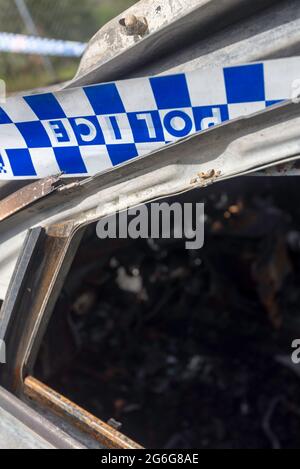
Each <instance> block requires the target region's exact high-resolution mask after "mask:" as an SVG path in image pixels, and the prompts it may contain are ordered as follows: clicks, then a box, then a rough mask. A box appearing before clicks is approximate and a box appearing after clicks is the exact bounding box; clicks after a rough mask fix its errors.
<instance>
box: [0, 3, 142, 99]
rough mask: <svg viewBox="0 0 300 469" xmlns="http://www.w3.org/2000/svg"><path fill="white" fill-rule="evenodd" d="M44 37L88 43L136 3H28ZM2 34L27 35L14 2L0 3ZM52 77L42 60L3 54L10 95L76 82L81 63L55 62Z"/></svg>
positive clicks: (1, 68)
mask: <svg viewBox="0 0 300 469" xmlns="http://www.w3.org/2000/svg"><path fill="white" fill-rule="evenodd" d="M25 1H26V5H27V7H28V9H29V11H30V13H31V16H32V18H33V20H34V23H35V25H36V27H37V29H38V32H39V34H40V35H41V36H44V37H49V38H57V39H66V40H73V41H81V42H88V41H89V39H90V38H91V37H92V36H93V35H94V34H95V33H96V32H97V31H98V30H99V29H100V28H101V26H103V25H104V24H105V23H107V22H108V21H109V20H110V19H112V18H113V17H115V16H116V15H118V14H119V13H120V12H122V11H124V10H125V9H126V8H129V7H130V6H131V5H133V4H134V3H136V0H85V1H80V0H25ZM0 31H1V32H2V31H3V32H12V33H23V34H27V33H28V31H27V30H26V26H25V25H24V23H23V21H22V18H21V17H20V14H19V12H18V9H17V7H16V5H15V1H14V0H0ZM51 64H52V67H53V69H54V74H49V73H48V71H47V69H46V68H45V65H44V60H43V58H42V57H41V56H31V55H30V56H29V55H22V54H11V53H0V77H1V78H2V79H4V80H6V82H7V88H8V90H9V91H15V90H22V89H30V88H36V87H40V86H46V85H48V84H51V83H53V82H59V81H63V80H68V79H70V78H72V77H73V76H74V74H75V72H76V70H77V67H78V60H74V59H65V58H51Z"/></svg>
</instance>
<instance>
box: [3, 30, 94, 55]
mask: <svg viewBox="0 0 300 469" xmlns="http://www.w3.org/2000/svg"><path fill="white" fill-rule="evenodd" d="M85 48H86V44H83V43H81V42H74V41H60V40H57V39H47V38H43V37H36V36H26V35H24V34H13V33H0V51H1V52H12V53H19V54H39V55H53V56H57V57H80V56H81V55H82V54H83V52H84V50H85Z"/></svg>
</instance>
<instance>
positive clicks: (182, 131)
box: [0, 57, 300, 179]
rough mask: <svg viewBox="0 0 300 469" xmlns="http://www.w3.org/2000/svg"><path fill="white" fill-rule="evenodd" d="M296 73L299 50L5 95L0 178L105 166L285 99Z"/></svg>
mask: <svg viewBox="0 0 300 469" xmlns="http://www.w3.org/2000/svg"><path fill="white" fill-rule="evenodd" d="M299 78H300V57H299V58H298V57H297V58H292V59H291V58H289V59H282V60H272V61H266V62H262V63H254V64H247V65H241V66H235V67H226V68H224V69H223V68H215V69H208V70H196V71H194V72H190V73H182V74H176V75H166V76H159V77H153V78H138V79H133V80H125V81H119V82H116V83H106V84H99V85H92V86H86V87H83V88H74V89H70V90H65V91H61V92H57V93H46V94H38V95H31V96H25V97H16V98H10V99H8V100H7V101H6V103H5V104H3V105H2V106H1V107H0V155H1V156H0V179H34V178H42V177H46V176H50V175H54V174H58V173H60V172H62V173H63V175H64V176H65V177H86V176H91V175H95V174H96V173H101V172H104V171H106V170H109V169H111V168H114V167H117V166H119V165H121V164H123V163H127V162H129V161H131V160H133V159H135V158H138V157H141V156H145V155H147V154H149V153H151V152H152V151H154V150H156V149H158V148H162V147H164V146H165V145H166V144H168V143H170V142H174V141H176V140H178V139H181V138H183V137H187V136H189V135H191V134H193V133H195V132H198V131H201V130H205V129H208V128H209V127H211V126H214V125H217V124H220V123H222V122H225V121H227V120H230V119H234V118H237V117H241V116H243V115H248V114H252V113H254V112H257V111H260V110H263V109H265V108H267V107H268V106H271V105H273V104H275V103H278V102H281V101H284V100H288V99H290V98H291V95H292V89H293V83H295V81H296V80H298V85H299ZM183 158H184V156H183Z"/></svg>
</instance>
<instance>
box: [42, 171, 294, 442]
mask: <svg viewBox="0 0 300 469" xmlns="http://www.w3.org/2000/svg"><path fill="white" fill-rule="evenodd" d="M286 181H287V180H286V178H282V179H276V178H275V179H272V180H271V181H270V180H269V179H267V178H266V179H264V178H250V179H248V178H242V179H239V180H235V181H232V182H228V183H221V184H219V185H218V186H214V190H212V189H211V188H207V189H205V190H201V191H193V192H192V193H190V194H189V195H187V196H184V197H183V198H182V200H183V201H187V200H188V201H190V200H191V198H192V199H193V200H194V201H200V202H203V201H204V202H205V212H206V227H205V235H206V239H205V246H204V248H203V249H202V250H200V251H187V250H185V248H184V241H182V242H181V241H180V242H179V241H178V240H168V241H167V240H161V241H152V240H148V241H121V240H116V241H113V240H110V241H100V240H99V239H97V237H96V228H95V225H93V226H90V227H89V228H88V229H87V231H86V233H85V235H84V238H83V241H82V243H81V245H80V248H79V250H78V253H77V255H76V258H75V261H74V263H73V266H72V268H71V271H70V273H69V275H68V278H67V281H66V283H65V285H64V287H63V290H62V292H61V295H60V297H59V300H58V302H57V305H56V308H55V311H54V314H53V317H52V320H51V322H50V325H49V327H48V331H47V334H46V336H45V339H44V341H43V344H42V347H41V349H40V353H39V357H38V361H37V364H36V367H35V376H36V377H37V378H38V379H40V380H41V381H43V382H44V383H46V384H47V385H49V386H51V387H52V388H54V389H55V390H57V391H59V392H60V393H62V394H63V395H64V396H66V397H67V398H69V399H71V400H73V401H74V402H76V403H77V404H78V405H80V406H82V407H83V408H85V409H86V410H88V411H90V412H92V413H93V414H94V415H96V416H98V417H99V418H101V419H102V420H104V421H107V422H110V423H111V422H113V423H114V425H117V427H118V429H121V431H122V432H123V433H124V434H126V435H127V436H129V437H130V438H132V439H134V440H136V441H138V442H139V443H140V444H143V445H146V446H147V447H151V448H199V447H200V448H270V447H271V448H297V447H299V445H300V398H299V385H300V381H299V371H298V369H297V367H296V368H294V367H293V364H292V361H291V359H290V355H291V343H292V340H293V339H295V338H298V337H300V321H299V309H300V289H299V283H300V208H299V204H298V190H299V184H298V182H297V179H296V178H295V179H294V178H290V179H289V180H288V181H289V183H288V184H287V182H286ZM216 187H217V188H218V189H217V190H216ZM283 188H284V189H283Z"/></svg>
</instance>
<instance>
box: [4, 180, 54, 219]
mask: <svg viewBox="0 0 300 469" xmlns="http://www.w3.org/2000/svg"><path fill="white" fill-rule="evenodd" d="M59 186H60V175H57V176H50V177H48V178H45V179H42V180H39V181H37V182H34V183H32V184H29V185H27V186H25V187H23V188H22V189H19V190H18V191H16V192H14V193H13V194H11V195H9V196H8V197H6V198H5V199H3V200H2V201H0V222H1V221H3V220H5V219H7V218H9V217H11V216H12V215H15V214H16V213H18V212H20V211H21V210H23V209H24V208H27V207H28V206H30V205H32V204H34V203H35V202H38V201H39V200H41V199H43V198H44V197H46V196H48V195H49V194H51V193H52V192H54V191H55V190H56V189H57V188H58V187H59Z"/></svg>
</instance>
